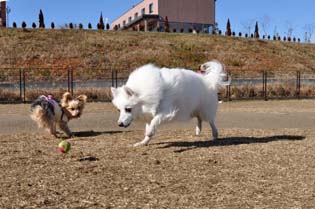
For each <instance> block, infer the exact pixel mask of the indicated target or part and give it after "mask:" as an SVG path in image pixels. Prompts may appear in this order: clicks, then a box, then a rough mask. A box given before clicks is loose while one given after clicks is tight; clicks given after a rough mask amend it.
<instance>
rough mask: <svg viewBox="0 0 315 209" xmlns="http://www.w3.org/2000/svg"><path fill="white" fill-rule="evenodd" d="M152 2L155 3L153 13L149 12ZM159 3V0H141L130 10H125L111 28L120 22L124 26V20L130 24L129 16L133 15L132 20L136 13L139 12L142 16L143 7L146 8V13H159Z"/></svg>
mask: <svg viewBox="0 0 315 209" xmlns="http://www.w3.org/2000/svg"><path fill="white" fill-rule="evenodd" d="M151 3H153V13H149V5H150V4H151ZM158 3H159V0H144V1H142V2H140V3H139V4H137V5H135V6H134V7H133V8H131V9H130V10H129V11H127V12H125V13H124V14H123V15H122V16H120V17H119V18H117V19H116V20H114V21H113V22H112V24H111V28H114V26H115V25H119V24H120V26H121V27H122V26H123V21H124V20H125V21H126V24H128V22H129V17H131V20H134V18H135V13H138V15H139V16H141V10H142V8H145V14H151V15H157V14H158V12H159V10H158V8H159V7H158Z"/></svg>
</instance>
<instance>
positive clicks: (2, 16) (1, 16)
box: [0, 1, 7, 27]
mask: <svg viewBox="0 0 315 209" xmlns="http://www.w3.org/2000/svg"><path fill="white" fill-rule="evenodd" d="M6 25H7V24H6V4H5V1H0V27H6Z"/></svg>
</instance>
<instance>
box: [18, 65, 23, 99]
mask: <svg viewBox="0 0 315 209" xmlns="http://www.w3.org/2000/svg"><path fill="white" fill-rule="evenodd" d="M19 71H20V101H21V102H23V98H22V70H21V69H19Z"/></svg>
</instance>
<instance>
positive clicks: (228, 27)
mask: <svg viewBox="0 0 315 209" xmlns="http://www.w3.org/2000/svg"><path fill="white" fill-rule="evenodd" d="M225 35H226V36H231V35H232V32H231V23H230V19H228V21H227V23H226V31H225Z"/></svg>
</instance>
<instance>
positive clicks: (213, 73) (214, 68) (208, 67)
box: [200, 60, 231, 89]
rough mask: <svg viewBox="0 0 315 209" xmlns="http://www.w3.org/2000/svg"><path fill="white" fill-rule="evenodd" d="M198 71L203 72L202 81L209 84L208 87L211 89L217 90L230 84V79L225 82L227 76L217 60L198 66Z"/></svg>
mask: <svg viewBox="0 0 315 209" xmlns="http://www.w3.org/2000/svg"><path fill="white" fill-rule="evenodd" d="M200 69H201V70H202V71H205V75H204V79H205V81H206V83H207V84H209V87H210V88H212V89H218V88H219V87H222V86H228V85H230V83H231V79H230V78H229V79H228V80H227V81H226V78H227V75H226V72H225V71H224V67H223V65H222V64H221V63H220V62H219V61H217V60H213V61H210V62H206V63H204V64H202V65H201V66H200Z"/></svg>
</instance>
